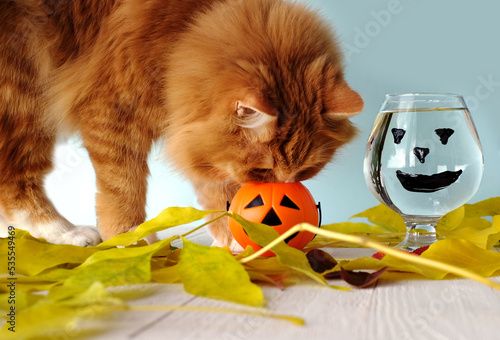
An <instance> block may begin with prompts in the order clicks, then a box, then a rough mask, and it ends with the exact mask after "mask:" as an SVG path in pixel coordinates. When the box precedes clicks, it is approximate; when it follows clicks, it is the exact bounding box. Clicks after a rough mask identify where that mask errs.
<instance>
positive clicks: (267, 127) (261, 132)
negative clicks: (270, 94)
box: [235, 98, 278, 142]
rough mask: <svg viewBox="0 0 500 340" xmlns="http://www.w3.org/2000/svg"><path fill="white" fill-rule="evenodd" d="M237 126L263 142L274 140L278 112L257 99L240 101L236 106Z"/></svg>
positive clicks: (252, 137)
mask: <svg viewBox="0 0 500 340" xmlns="http://www.w3.org/2000/svg"><path fill="white" fill-rule="evenodd" d="M235 116H236V124H237V125H238V126H239V127H241V128H243V129H244V130H245V132H246V134H247V135H248V136H249V137H250V138H251V139H255V140H258V141H261V142H264V141H268V140H270V139H271V138H272V136H273V134H274V130H275V125H276V124H275V122H276V120H277V118H278V114H277V111H276V110H275V109H273V108H272V107H271V106H269V105H267V104H266V103H265V102H264V101H261V100H257V99H256V98H246V99H244V100H239V101H237V102H236V105H235Z"/></svg>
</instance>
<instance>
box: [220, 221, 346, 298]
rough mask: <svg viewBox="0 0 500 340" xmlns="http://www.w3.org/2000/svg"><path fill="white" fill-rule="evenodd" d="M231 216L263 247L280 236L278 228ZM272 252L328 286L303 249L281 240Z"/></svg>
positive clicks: (296, 268) (281, 260)
mask: <svg viewBox="0 0 500 340" xmlns="http://www.w3.org/2000/svg"><path fill="white" fill-rule="evenodd" d="M230 217H231V218H234V219H235V220H236V221H237V222H238V223H239V224H241V226H242V227H243V229H245V231H246V233H247V234H248V236H249V237H250V239H251V240H252V241H254V242H255V243H257V244H258V245H260V246H261V247H264V246H266V245H268V244H269V243H271V242H272V241H274V240H275V239H276V238H278V237H279V236H280V235H279V233H278V232H277V231H276V230H274V229H273V228H271V227H269V226H267V225H265V224H261V223H254V222H250V221H247V220H245V219H244V218H243V217H241V216H239V215H238V214H235V213H233V214H231V215H230ZM272 252H273V253H275V254H276V257H277V258H278V260H279V261H280V262H281V263H282V264H283V265H286V266H288V267H290V268H292V269H294V270H296V271H298V272H301V273H303V274H305V275H307V276H308V277H310V278H312V279H313V280H315V281H317V282H319V283H321V284H323V285H326V286H328V283H327V282H326V280H325V278H324V277H323V276H322V275H320V274H318V273H316V272H315V271H314V270H312V268H311V266H310V265H309V261H308V260H307V257H306V255H305V254H304V253H303V252H302V251H300V250H298V249H295V248H292V247H290V246H288V245H287V244H286V243H285V242H280V243H279V244H277V245H276V246H275V247H274V248H273V249H272ZM329 287H332V288H337V289H342V290H343V289H344V287H335V286H329Z"/></svg>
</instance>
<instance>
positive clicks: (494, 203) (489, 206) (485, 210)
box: [464, 197, 500, 218]
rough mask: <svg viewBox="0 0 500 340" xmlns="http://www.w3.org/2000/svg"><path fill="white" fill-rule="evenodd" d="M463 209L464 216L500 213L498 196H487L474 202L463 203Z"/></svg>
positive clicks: (471, 216) (499, 198)
mask: <svg viewBox="0 0 500 340" xmlns="http://www.w3.org/2000/svg"><path fill="white" fill-rule="evenodd" d="M464 209H465V216H466V217H469V218H473V217H485V216H495V215H500V197H493V198H488V199H486V200H484V201H480V202H477V203H474V204H465V205H464Z"/></svg>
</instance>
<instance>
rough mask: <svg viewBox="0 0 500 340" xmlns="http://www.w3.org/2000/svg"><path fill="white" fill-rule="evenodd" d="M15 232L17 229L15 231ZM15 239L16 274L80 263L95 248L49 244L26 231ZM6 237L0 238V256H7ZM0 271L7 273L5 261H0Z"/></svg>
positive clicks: (36, 272) (27, 273)
mask: <svg viewBox="0 0 500 340" xmlns="http://www.w3.org/2000/svg"><path fill="white" fill-rule="evenodd" d="M16 233H17V231H16ZM20 236H21V237H20V238H17V239H16V240H15V247H16V266H15V270H16V274H21V275H36V274H38V273H40V272H42V271H44V270H46V269H48V268H52V267H55V266H59V265H62V264H67V263H71V264H80V263H83V262H84V261H85V260H86V259H87V258H88V257H89V256H91V255H92V254H94V253H95V252H96V251H97V249H93V248H86V247H77V246H72V245H58V244H50V243H47V242H45V241H42V240H38V239H36V238H33V237H32V236H31V235H29V234H28V233H26V232H23V233H22V234H20ZM8 241H9V240H8V239H6V238H2V239H0V258H1V259H6V258H7V251H8V247H7V244H8ZM0 273H7V261H0Z"/></svg>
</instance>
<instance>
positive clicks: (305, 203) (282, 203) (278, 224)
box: [228, 183, 319, 256]
mask: <svg viewBox="0 0 500 340" xmlns="http://www.w3.org/2000/svg"><path fill="white" fill-rule="evenodd" d="M317 208H319V205H318V206H316V203H315V202H314V199H313V197H312V195H311V193H310V192H309V190H307V188H306V187H305V186H304V185H302V184H301V183H247V184H245V185H244V186H242V187H241V188H240V190H239V191H238V192H237V193H236V195H235V196H234V198H233V200H232V201H231V205H230V206H229V208H228V210H229V211H232V212H235V213H237V214H238V215H240V216H242V217H243V218H245V219H247V220H249V221H252V222H258V223H263V224H267V225H269V226H271V227H273V228H274V229H275V230H276V231H277V232H278V233H279V234H283V233H284V232H286V231H287V230H288V229H290V228H292V227H293V226H295V225H297V224H299V223H303V222H307V223H310V224H312V225H318V219H319V216H318V210H317ZM229 229H230V230H231V233H232V234H233V236H234V238H235V240H236V241H237V242H238V243H239V244H240V245H241V246H242V247H243V248H245V247H246V246H247V245H251V246H252V247H253V249H254V250H255V251H257V250H259V249H261V248H262V247H260V246H259V245H257V244H256V243H255V242H253V241H252V240H251V239H250V237H248V235H247V233H246V232H245V230H244V229H243V227H242V226H241V225H240V224H239V223H238V222H236V221H235V220H234V219H232V218H230V219H229ZM314 236H315V235H314V234H312V233H310V232H307V231H301V232H297V233H296V234H294V235H292V236H290V237H289V238H287V239H286V240H285V242H286V243H287V244H288V245H289V246H291V247H294V248H297V249H302V248H304V247H305V246H306V245H307V244H308V243H309V242H311V240H312V239H313V238H314ZM264 256H274V253H272V252H270V251H269V252H266V253H264Z"/></svg>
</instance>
